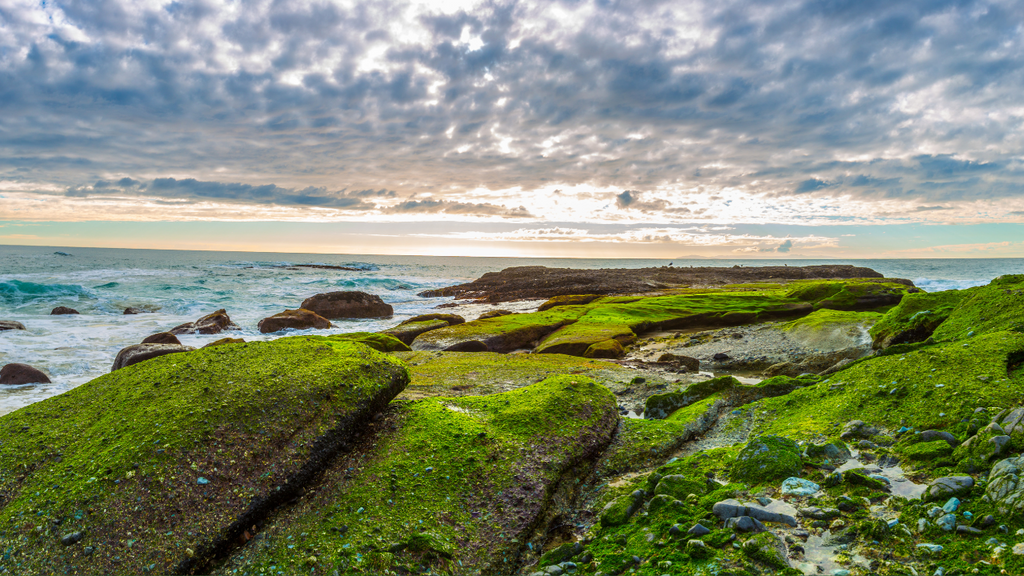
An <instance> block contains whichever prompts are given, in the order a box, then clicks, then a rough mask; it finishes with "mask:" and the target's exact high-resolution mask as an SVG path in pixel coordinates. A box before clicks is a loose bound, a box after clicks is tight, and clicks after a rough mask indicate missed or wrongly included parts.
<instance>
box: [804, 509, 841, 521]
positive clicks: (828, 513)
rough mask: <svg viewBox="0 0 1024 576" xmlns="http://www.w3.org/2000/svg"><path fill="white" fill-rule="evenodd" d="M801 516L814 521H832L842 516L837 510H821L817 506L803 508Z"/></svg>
mask: <svg viewBox="0 0 1024 576" xmlns="http://www.w3.org/2000/svg"><path fill="white" fill-rule="evenodd" d="M800 515H801V516H803V517H804V518H811V519H812V520H832V519H833V518H838V517H839V516H840V515H841V514H840V512H839V509H837V508H819V507H817V506H811V507H809V508H801V509H800Z"/></svg>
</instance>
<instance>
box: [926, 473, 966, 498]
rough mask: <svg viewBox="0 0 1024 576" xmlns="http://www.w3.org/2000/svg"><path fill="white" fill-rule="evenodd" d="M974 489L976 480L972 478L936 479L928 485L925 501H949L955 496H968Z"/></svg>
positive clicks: (948, 477) (949, 477) (950, 477)
mask: <svg viewBox="0 0 1024 576" xmlns="http://www.w3.org/2000/svg"><path fill="white" fill-rule="evenodd" d="M973 487H974V478H971V477H970V476H943V477H942V478H936V479H935V480H933V481H932V482H931V484H929V485H928V489H927V490H926V491H925V493H924V498H923V500H924V501H925V502H930V501H933V500H947V499H949V498H951V497H953V496H966V495H967V494H969V493H970V491H971V488H973Z"/></svg>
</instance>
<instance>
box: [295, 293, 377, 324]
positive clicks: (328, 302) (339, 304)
mask: <svg viewBox="0 0 1024 576" xmlns="http://www.w3.org/2000/svg"><path fill="white" fill-rule="evenodd" d="M300 308H302V309H304V310H310V311H312V312H316V313H317V314H319V315H320V316H323V317H324V318H327V319H328V320H334V319H339V318H384V317H390V316H391V315H392V314H393V313H394V309H393V308H392V307H391V305H390V304H386V303H385V302H384V301H383V300H381V299H380V296H377V295H375V294H367V293H366V292H327V293H325V294H317V295H315V296H310V297H309V298H306V299H305V300H303V301H302V305H301V306H300Z"/></svg>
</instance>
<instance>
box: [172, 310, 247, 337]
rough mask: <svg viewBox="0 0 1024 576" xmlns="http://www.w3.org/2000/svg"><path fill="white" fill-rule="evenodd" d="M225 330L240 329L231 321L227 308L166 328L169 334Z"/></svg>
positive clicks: (207, 332) (211, 332) (210, 332)
mask: <svg viewBox="0 0 1024 576" xmlns="http://www.w3.org/2000/svg"><path fill="white" fill-rule="evenodd" d="M225 330H241V328H239V327H238V324H235V323H234V322H232V321H231V318H229V317H228V313H227V310H224V309H223V308H221V309H220V310H217V311H216V312H214V313H212V314H207V315H206V316H203V317H202V318H200V319H199V320H196V321H195V322H188V323H186V324H181V325H180V326H175V327H174V328H171V329H170V330H168V332H170V333H171V334H217V333H219V332H223V331H225Z"/></svg>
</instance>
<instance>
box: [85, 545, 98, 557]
mask: <svg viewBox="0 0 1024 576" xmlns="http://www.w3.org/2000/svg"><path fill="white" fill-rule="evenodd" d="M95 551H96V549H95V548H93V547H92V546H86V547H85V548H82V554H85V555H86V556H91V555H92V553H93V552H95Z"/></svg>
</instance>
